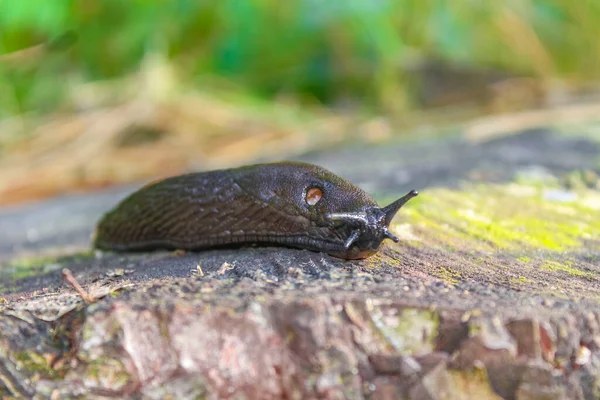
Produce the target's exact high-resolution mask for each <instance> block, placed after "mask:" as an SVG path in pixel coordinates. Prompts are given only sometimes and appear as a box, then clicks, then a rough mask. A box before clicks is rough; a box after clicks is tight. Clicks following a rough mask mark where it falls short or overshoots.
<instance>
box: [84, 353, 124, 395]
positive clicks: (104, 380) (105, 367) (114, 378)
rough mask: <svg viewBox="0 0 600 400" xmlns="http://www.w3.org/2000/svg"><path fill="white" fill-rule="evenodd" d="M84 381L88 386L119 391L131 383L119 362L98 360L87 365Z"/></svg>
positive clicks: (107, 359)
mask: <svg viewBox="0 0 600 400" xmlns="http://www.w3.org/2000/svg"><path fill="white" fill-rule="evenodd" d="M84 380H85V381H87V384H88V385H89V386H97V387H106V388H110V390H115V391H116V390H119V389H121V388H123V387H124V386H125V385H127V384H128V382H130V381H131V376H130V375H129V373H128V372H127V368H126V367H125V365H123V363H122V362H121V361H119V360H115V359H113V358H98V359H95V360H93V361H91V362H90V363H89V364H88V365H87V370H86V373H85V378H84Z"/></svg>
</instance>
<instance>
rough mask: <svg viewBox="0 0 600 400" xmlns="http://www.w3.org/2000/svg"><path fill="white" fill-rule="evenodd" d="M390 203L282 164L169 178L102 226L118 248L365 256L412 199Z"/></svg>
mask: <svg viewBox="0 0 600 400" xmlns="http://www.w3.org/2000/svg"><path fill="white" fill-rule="evenodd" d="M415 195H416V192H414V191H412V192H411V193H409V194H408V195H406V196H404V198H402V199H400V200H398V201H396V202H394V203H392V204H391V205H390V206H388V207H385V208H379V207H378V205H377V203H376V202H375V200H373V198H372V197H371V196H369V195H368V194H367V193H366V192H365V191H363V190H362V189H360V188H359V187H357V186H355V185H353V184H351V183H350V182H347V181H346V180H344V179H342V178H340V177H338V176H336V175H334V174H333V173H331V172H329V171H327V170H325V169H324V168H321V167H319V166H316V165H311V164H305V163H295V162H281V163H271V164H257V165H251V166H246V167H241V168H236V169H225V170H217V171H210V172H201V173H191V174H186V175H181V176H175V177H172V178H167V179H165V180H162V181H159V182H156V183H153V184H150V185H148V186H145V187H143V188H142V189H140V190H138V191H137V192H135V193H133V194H132V195H130V196H129V197H127V198H126V199H125V200H123V201H122V202H121V203H120V204H118V205H117V206H116V207H115V208H114V209H113V210H112V211H110V212H108V213H107V214H106V215H105V216H104V217H103V218H102V219H101V220H100V222H99V223H98V226H97V228H96V234H95V242H94V245H95V247H97V248H100V249H104V250H113V251H140V250H152V249H182V250H202V249H207V248H214V247H219V246H226V245H243V244H254V243H256V244H263V245H282V246H290V247H296V248H303V249H308V250H313V251H322V252H326V253H329V254H331V255H333V256H336V257H341V258H346V259H359V258H365V257H368V256H370V255H372V254H374V253H375V252H377V250H378V249H379V247H380V245H381V242H382V241H383V239H384V238H386V237H388V238H391V239H393V240H395V241H397V239H396V238H395V237H394V236H393V235H391V234H390V233H389V232H388V230H387V227H388V225H389V223H390V222H391V218H393V215H394V214H395V213H396V211H397V210H398V209H399V208H400V207H401V206H402V205H403V204H404V203H405V202H406V201H407V200H408V199H410V198H412V197H413V196H415Z"/></svg>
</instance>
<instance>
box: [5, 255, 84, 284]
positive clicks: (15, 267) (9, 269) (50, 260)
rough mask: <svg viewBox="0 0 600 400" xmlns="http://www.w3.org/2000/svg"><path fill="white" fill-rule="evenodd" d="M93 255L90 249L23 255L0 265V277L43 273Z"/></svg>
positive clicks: (18, 277) (11, 277) (20, 276)
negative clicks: (60, 253) (41, 254)
mask: <svg viewBox="0 0 600 400" xmlns="http://www.w3.org/2000/svg"><path fill="white" fill-rule="evenodd" d="M91 257H93V253H92V252H91V251H84V252H80V253H76V254H71V255H68V256H63V255H55V256H42V257H24V258H20V259H16V260H11V261H9V262H8V263H7V264H6V265H4V266H2V267H0V277H7V278H10V279H22V278H26V277H29V276H36V275H41V274H45V273H47V272H51V271H55V270H58V269H60V268H62V265H63V264H66V263H70V262H73V261H78V260H85V259H89V258H91Z"/></svg>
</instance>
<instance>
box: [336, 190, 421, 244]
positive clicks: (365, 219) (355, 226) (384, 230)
mask: <svg viewBox="0 0 600 400" xmlns="http://www.w3.org/2000/svg"><path fill="white" fill-rule="evenodd" d="M417 195H418V192H417V191H416V190H411V191H410V192H408V193H407V194H406V195H404V196H403V197H401V198H400V199H398V200H396V201H395V202H393V203H392V204H390V205H389V206H387V207H383V208H379V207H371V208H367V209H366V210H364V211H359V212H342V213H330V214H327V215H326V216H325V218H326V219H327V220H329V221H331V222H332V223H333V224H334V226H336V227H337V228H338V229H346V230H349V231H350V235H349V236H348V239H346V242H345V243H344V248H345V249H346V251H348V252H352V251H356V252H358V253H363V252H366V253H369V252H374V251H376V250H377V249H378V248H379V246H380V245H381V242H382V241H383V240H384V239H391V240H393V241H394V242H396V243H398V242H399V241H400V240H399V239H398V238H397V237H396V236H394V235H393V234H392V233H391V232H390V231H389V229H388V227H389V225H390V223H391V222H392V219H394V216H395V215H396V213H397V212H398V210H400V208H401V207H402V206H403V205H404V204H406V202H408V201H409V200H410V199H412V198H413V197H415V196H417Z"/></svg>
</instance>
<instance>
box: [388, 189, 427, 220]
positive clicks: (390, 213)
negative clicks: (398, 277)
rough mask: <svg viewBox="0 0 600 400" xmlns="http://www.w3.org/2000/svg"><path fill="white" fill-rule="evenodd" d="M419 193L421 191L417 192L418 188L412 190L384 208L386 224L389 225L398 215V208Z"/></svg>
mask: <svg viewBox="0 0 600 400" xmlns="http://www.w3.org/2000/svg"><path fill="white" fill-rule="evenodd" d="M418 195H419V192H417V191H416V190H411V191H410V192H408V193H406V194H405V195H404V196H402V197H400V198H399V199H398V200H396V201H395V202H393V203H392V204H390V205H389V206H387V207H384V208H382V210H383V212H384V213H385V223H386V225H389V224H390V223H391V222H392V220H393V219H394V216H395V215H396V213H397V212H398V210H400V208H402V206H403V205H405V204H406V203H407V202H408V201H409V200H410V199H412V198H413V197H416V196H418Z"/></svg>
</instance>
